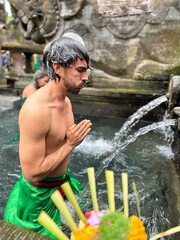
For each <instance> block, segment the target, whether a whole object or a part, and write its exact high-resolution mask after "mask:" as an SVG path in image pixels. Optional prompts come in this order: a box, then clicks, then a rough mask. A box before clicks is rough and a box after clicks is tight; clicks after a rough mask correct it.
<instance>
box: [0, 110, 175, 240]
mask: <svg viewBox="0 0 180 240" xmlns="http://www.w3.org/2000/svg"><path fill="white" fill-rule="evenodd" d="M18 111H19V110H18V109H17V110H14V111H12V112H9V113H7V114H5V115H3V116H2V118H1V124H0V144H1V149H0V166H1V174H0V199H1V203H0V219H2V218H3V214H4V208H5V204H6V201H7V198H8V196H9V194H10V192H11V190H12V188H13V186H14V183H15V182H16V181H17V180H18V178H19V174H20V166H19V160H18V141H15V142H11V141H9V140H10V139H11V138H12V137H13V136H16V135H17V134H18V124H17V121H18ZM84 118H85V117H84V116H83V115H77V116H76V118H75V120H76V122H78V121H80V120H82V119H84ZM86 118H87V117H86ZM88 118H89V119H90V120H91V121H92V123H93V127H92V131H91V133H90V134H89V135H88V136H87V138H86V139H85V141H84V142H83V143H81V144H80V145H79V146H78V147H77V148H76V149H75V150H74V152H73V154H72V161H71V169H72V171H73V175H74V177H76V178H78V179H79V180H80V181H81V182H82V183H84V185H85V186H86V188H85V190H84V191H83V192H82V193H81V195H80V198H79V202H81V204H82V202H84V208H85V209H87V210H91V208H92V203H91V198H90V193H89V190H88V185H87V183H88V177H87V172H86V170H87V168H88V167H94V168H95V172H98V176H97V179H96V183H97V196H98V203H99V208H100V209H103V208H108V203H107V194H106V184H105V176H104V171H105V170H106V169H108V170H113V171H114V174H115V202H116V209H119V208H121V207H122V192H121V190H122V187H121V173H122V172H127V173H128V179H129V208H130V215H132V214H137V213H136V201H135V197H134V194H133V190H132V187H131V185H132V182H133V181H134V182H135V183H136V186H137V190H138V193H139V199H140V205H141V215H142V219H143V220H144V222H145V225H146V227H147V231H148V234H149V236H153V235H155V234H157V233H158V232H161V231H164V230H167V229H169V228H170V227H172V224H171V220H170V211H169V210H168V201H167V198H166V191H167V188H168V185H167V182H168V178H169V174H170V173H169V169H170V166H171V165H172V164H173V160H174V154H173V152H172V149H171V141H172V139H171V138H170V137H169V136H172V137H173V132H172V130H171V128H170V127H168V126H167V127H164V126H163V127H161V128H157V129H155V130H153V131H149V132H147V133H146V134H143V135H140V136H138V137H137V138H136V139H135V140H134V141H133V142H130V143H129V144H127V146H126V147H125V148H123V149H122V150H121V144H119V142H118V139H117V138H116V136H117V135H118V132H119V130H120V129H121V127H122V125H123V123H124V122H125V119H113V118H100V117H88ZM144 125H145V123H144V122H139V123H138V124H137V125H136V127H133V128H132V130H131V131H130V133H128V135H133V134H134V133H135V132H137V131H138V129H139V128H141V127H143V126H144ZM123 141H124V140H123ZM114 152H116V154H114V155H113V153H114ZM105 159H110V161H108V164H107V165H103V162H104V160H105ZM82 199H83V201H82ZM177 224H178V223H177ZM162 239H163V238H162ZM164 239H167V240H170V239H171V240H172V239H174V240H175V239H176V238H175V236H173V237H167V238H164Z"/></svg>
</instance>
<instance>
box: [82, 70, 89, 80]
mask: <svg viewBox="0 0 180 240" xmlns="http://www.w3.org/2000/svg"><path fill="white" fill-rule="evenodd" d="M81 78H82V81H85V82H86V81H88V78H89V76H88V72H87V71H85V72H83V73H82V77H81Z"/></svg>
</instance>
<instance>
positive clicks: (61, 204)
mask: <svg viewBox="0 0 180 240" xmlns="http://www.w3.org/2000/svg"><path fill="white" fill-rule="evenodd" d="M51 199H52V201H53V202H54V204H55V205H56V207H57V208H58V209H59V211H60V212H61V214H62V215H63V216H64V218H65V219H66V221H67V223H68V225H69V227H70V229H71V231H73V232H75V231H76V230H77V226H76V223H75V222H74V220H73V218H72V216H71V214H70V212H69V210H68V207H67V205H66V203H65V201H64V199H63V197H62V196H61V194H60V192H59V191H58V190H56V191H55V192H54V193H53V194H52V195H51Z"/></svg>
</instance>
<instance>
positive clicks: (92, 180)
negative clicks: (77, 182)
mask: <svg viewBox="0 0 180 240" xmlns="http://www.w3.org/2000/svg"><path fill="white" fill-rule="evenodd" d="M87 173H88V179H89V186H90V192H91V198H92V203H93V208H94V211H95V212H98V211H99V207H98V202H97V195H96V183H95V176H94V168H93V167H91V168H88V169H87Z"/></svg>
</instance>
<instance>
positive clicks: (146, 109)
mask: <svg viewBox="0 0 180 240" xmlns="http://www.w3.org/2000/svg"><path fill="white" fill-rule="evenodd" d="M165 101H167V97H166V96H165V95H164V96H161V97H159V98H156V99H154V100H152V101H151V102H149V103H148V104H146V105H144V106H143V107H141V108H139V109H138V110H137V111H136V112H135V113H134V114H133V115H131V116H130V117H129V118H128V119H127V120H126V122H125V123H124V124H123V126H122V127H121V129H120V131H119V132H118V133H116V136H115V138H114V142H117V141H119V142H120V141H121V140H122V139H123V137H126V136H127V133H128V132H129V131H130V130H131V129H132V127H133V126H135V124H136V123H138V122H139V120H140V119H141V118H142V117H143V116H144V115H146V114H147V113H148V112H149V111H151V110H152V109H154V108H155V107H157V106H159V105H160V104H161V103H163V102H165Z"/></svg>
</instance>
